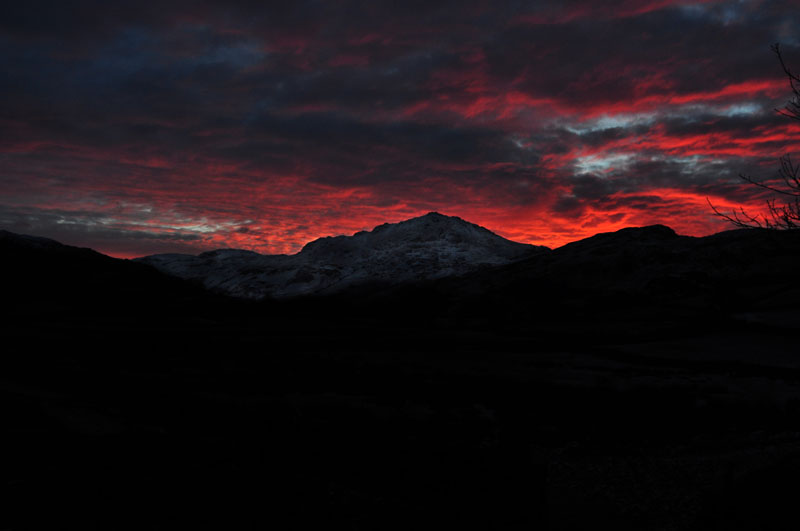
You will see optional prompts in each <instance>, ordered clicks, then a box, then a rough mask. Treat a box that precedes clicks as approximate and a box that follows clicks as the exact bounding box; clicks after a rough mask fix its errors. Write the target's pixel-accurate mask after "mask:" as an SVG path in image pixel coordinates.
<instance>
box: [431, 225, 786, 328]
mask: <svg viewBox="0 0 800 531" xmlns="http://www.w3.org/2000/svg"><path fill="white" fill-rule="evenodd" d="M798 257H800V231H769V230H755V229H752V230H751V229H741V230H731V231H726V232H721V233H718V234H714V235H711V236H706V237H699V238H698V237H691V236H681V235H677V234H675V232H674V231H673V230H672V229H670V228H669V227H665V226H663V225H653V226H649V227H633V228H626V229H622V230H620V231H617V232H613V233H603V234H597V235H595V236H592V237H590V238H586V239H584V240H580V241H576V242H572V243H569V244H567V245H565V246H563V247H559V248H557V249H555V250H553V251H551V252H549V253H546V254H541V255H538V256H533V257H531V258H528V259H525V260H520V261H518V262H515V263H512V264H508V265H505V266H499V267H498V268H495V269H493V270H492V271H491V272H488V271H487V272H477V273H475V274H472V275H468V276H466V277H463V278H459V279H450V280H443V281H442V282H440V283H439V285H437V286H436V290H437V291H438V293H440V295H441V296H442V297H449V298H452V299H453V300H455V301H456V302H455V304H460V303H466V302H467V301H469V300H475V299H477V298H480V300H481V301H482V302H481V304H482V305H483V306H491V307H493V308H495V309H496V311H501V310H502V311H507V312H510V313H514V314H515V315H516V316H518V315H519V314H520V313H524V312H533V313H536V312H539V314H541V312H540V311H539V310H538V306H536V305H533V306H531V305H530V304H528V303H527V302H526V301H538V302H539V304H545V305H546V306H547V307H548V308H549V310H548V312H549V315H552V316H553V317H554V318H555V315H556V314H555V312H558V311H560V312H562V313H564V315H570V316H572V318H574V319H578V318H587V319H592V320H599V321H603V320H604V319H609V318H611V316H610V313H613V312H617V313H624V314H626V315H628V316H630V317H631V318H633V317H635V316H636V315H637V312H638V311H639V310H637V308H639V309H642V308H650V309H656V308H658V309H659V311H661V310H666V309H667V308H674V309H676V310H677V309H680V311H691V312H701V313H702V312H705V313H707V314H709V315H714V314H720V313H731V312H764V313H763V315H762V317H760V318H759V319H767V317H766V314H767V313H769V314H770V316H769V319H773V318H774V319H775V320H778V319H780V320H783V321H786V320H791V319H794V320H796V321H797V323H796V326H800V307H798V305H797V301H798V300H800V288H798V286H797V282H796V274H797V265H798ZM458 301H461V302H458ZM598 312H599V313H598ZM668 314H669V312H666V315H668ZM778 314H780V315H778ZM642 317H644V314H642ZM515 318H517V317H515ZM784 324H790V323H784Z"/></svg>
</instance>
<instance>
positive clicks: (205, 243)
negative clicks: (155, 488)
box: [0, 0, 800, 256]
mask: <svg viewBox="0 0 800 531" xmlns="http://www.w3.org/2000/svg"><path fill="white" fill-rule="evenodd" d="M799 16H800V15H798V13H797V11H796V10H794V9H791V5H790V3H788V2H781V1H769V0H764V1H752V2H738V1H737V2H727V1H709V2H703V3H698V2H691V3H688V2H680V1H671V0H651V1H634V0H624V1H619V2H613V3H610V4H604V7H603V8H599V7H598V5H597V3H596V2H588V1H573V2H566V3H564V2H537V3H535V4H533V5H531V6H523V5H521V4H519V3H517V2H507V3H504V2H501V3H497V2H492V3H486V2H481V1H476V2H466V3H464V2H458V3H455V2H454V3H441V4H440V3H437V5H436V6H429V5H427V4H426V3H420V4H418V5H417V4H415V3H413V2H410V3H402V4H397V3H393V2H385V3H384V2H371V3H369V5H367V6H364V5H362V4H360V3H343V4H342V3H337V4H336V6H334V5H333V4H330V5H322V6H321V5H319V4H317V3H311V2H309V3H308V4H307V5H306V3H304V2H298V3H293V4H292V5H291V6H284V7H280V8H279V7H276V6H270V5H266V6H264V7H257V6H254V5H252V4H251V3H249V2H241V3H238V2H233V3H231V2H225V3H222V2H202V3H192V4H191V5H190V4H189V3H185V4H183V3H181V2H177V3H170V5H169V6H167V7H163V6H156V5H155V4H152V5H147V4H145V5H140V6H138V7H136V8H133V7H118V6H115V7H113V8H111V7H109V6H108V5H106V3H92V2H81V3H80V6H79V7H72V6H65V5H64V4H63V3H52V4H48V3H46V2H45V3H30V4H20V5H17V6H14V7H12V8H10V9H9V11H8V13H7V16H4V17H3V20H2V21H1V22H0V49H2V50H3V51H2V52H0V67H2V68H0V167H2V170H0V172H1V173H0V190H1V191H2V194H0V227H2V228H6V229H9V230H17V231H20V232H29V233H35V234H40V235H45V236H52V237H58V238H60V239H62V240H63V241H66V242H68V243H73V244H78V245H87V246H92V247H95V248H98V249H99V250H102V251H105V252H109V253H112V254H115V255H117V256H135V255H138V254H148V253H152V252H164V251H170V250H172V251H185V252H195V251H201V250H207V249H210V248H216V247H242V248H248V249H254V250H258V251H261V252H273V253H279V252H284V253H290V252H296V251H297V250H299V249H300V248H301V247H302V245H303V244H304V243H306V242H307V241H309V240H311V239H314V238H316V237H319V236H324V235H329V234H340V233H352V232H355V231H357V230H362V229H370V228H372V227H373V226H374V225H377V224H379V223H382V222H385V221H399V220H401V219H404V218H407V217H411V216H414V215H419V214H423V213H425V212H427V211H429V210H438V211H440V212H443V213H448V214H453V215H458V216H461V217H463V218H465V219H469V220H471V221H474V222H476V223H480V224H483V225H485V226H487V227H489V228H491V229H493V230H495V231H497V232H498V233H500V234H502V235H504V236H507V237H510V238H513V239H517V240H520V241H527V242H531V243H538V244H546V245H550V246H557V245H560V244H563V243H566V242H567V241H570V240H572V239H575V238H579V237H584V236H588V235H591V234H594V233H596V232H599V231H605V230H614V229H617V228H621V227H623V226H628V225H639V224H645V223H656V222H658V223H666V224H669V225H671V226H673V227H674V228H676V229H678V230H679V231H681V232H684V233H688V234H697V235H700V234H707V233H710V232H715V231H718V230H722V229H724V228H726V226H725V225H724V224H722V223H721V222H720V220H718V219H716V218H713V217H712V216H711V215H710V212H709V209H708V207H707V204H706V201H705V198H706V197H711V198H712V199H713V200H714V201H715V204H718V205H720V206H722V207H726V206H733V205H739V204H743V205H745V206H748V207H750V208H751V209H753V210H759V209H760V207H761V206H762V205H763V201H764V199H765V196H764V194H763V193H761V191H759V190H754V189H753V187H751V186H747V185H745V184H743V183H742V182H741V181H740V180H739V179H738V177H737V175H738V174H739V173H741V172H746V173H750V174H752V175H756V176H763V177H765V178H769V177H772V176H774V174H775V169H776V167H777V166H776V164H777V158H778V157H779V156H780V155H781V154H783V153H785V152H790V151H791V149H792V148H793V147H794V146H796V145H797V143H798V139H800V128H798V127H797V126H796V125H795V124H791V123H787V121H786V120H785V119H782V118H781V117H779V116H777V115H776V114H775V113H774V111H773V109H774V108H775V107H779V106H782V104H783V103H784V100H785V98H787V97H788V95H789V91H788V86H787V84H786V80H785V79H784V78H783V77H782V75H781V72H780V70H779V66H778V64H777V61H776V60H775V58H774V56H772V55H771V52H770V51H769V45H770V44H771V43H773V42H775V41H778V40H780V41H782V42H783V43H784V49H785V51H786V56H787V59H788V60H789V62H790V63H791V64H800V40H798V35H797V34H796V33H795V30H794V28H797V27H800V25H798V22H800V19H798V17H799ZM798 68H800V67H798Z"/></svg>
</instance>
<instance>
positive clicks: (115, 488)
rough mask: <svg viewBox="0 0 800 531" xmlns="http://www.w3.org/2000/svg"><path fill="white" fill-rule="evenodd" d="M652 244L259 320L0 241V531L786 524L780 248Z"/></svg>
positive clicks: (789, 463)
mask: <svg viewBox="0 0 800 531" xmlns="http://www.w3.org/2000/svg"><path fill="white" fill-rule="evenodd" d="M665 229H666V228H665V227H654V228H653V227H651V228H645V229H631V230H628V232H625V231H622V232H620V233H615V234H613V235H601V236H598V237H596V238H595V239H590V240H586V241H584V242H578V243H576V244H571V246H566V247H565V248H561V249H559V250H556V251H553V252H552V253H551V254H549V255H547V256H545V257H533V258H531V259H530V260H527V261H522V262H518V263H515V264H511V265H507V266H503V267H499V268H494V269H487V270H485V271H480V272H478V273H475V274H473V275H470V276H468V277H462V278H457V279H445V280H442V281H436V282H430V283H427V284H419V285H415V286H405V287H401V288H397V287H392V288H382V287H380V286H372V287H369V288H363V289H361V290H359V291H353V292H351V293H348V294H343V295H339V296H336V297H326V298H310V299H309V298H306V299H299V300H294V301H282V302H270V301H264V302H245V301H238V300H234V299H229V298H225V297H222V296H218V295H213V294H210V293H208V292H205V291H203V290H202V289H201V288H200V287H198V286H196V285H193V284H189V283H186V282H183V281H180V280H178V279H174V278H170V277H166V276H164V275H162V274H160V273H158V272H156V271H155V270H154V269H151V268H150V267H148V266H146V265H144V264H138V263H132V262H127V261H119V260H114V259H111V258H108V257H104V256H102V255H99V254H97V253H94V252H92V251H89V250H81V249H75V248H70V247H64V246H60V245H58V244H55V243H54V242H48V241H46V240H38V239H28V238H24V237H19V236H15V235H11V234H9V233H3V234H1V235H0V250H1V251H2V255H1V256H2V260H0V262H1V263H2V270H1V271H0V273H1V274H2V277H1V278H2V282H3V315H2V338H3V355H2V357H0V410H1V411H2V417H0V418H2V428H3V441H4V447H5V449H4V450H3V457H2V470H3V474H2V483H0V488H2V491H1V492H0V499H2V500H3V505H4V506H5V508H4V509H3V510H2V512H1V513H0V529H184V528H185V529H198V528H214V529H270V528H275V529H319V528H323V527H324V528H328V529H337V528H344V529H425V528H439V529H442V528H444V529H450V528H453V529H458V528H482V529H587V528H594V527H603V528H606V527H607V528H611V529H632V530H633V529H635V530H645V529H663V530H666V529H704V530H705V529H711V530H713V529H720V530H723V529H724V530H731V529H787V528H789V527H786V526H787V525H792V523H793V522H794V523H796V522H797V519H798V509H797V507H798V504H797V500H798V499H800V497H799V496H798V495H800V483H799V482H798V479H797V478H798V477H800V349H798V341H797V338H798V335H799V334H800V314H798V307H799V306H798V301H800V288H798V286H797V270H796V265H797V257H798V256H800V234H792V233H772V232H761V231H748V232H742V231H736V232H730V233H723V234H720V235H716V236H714V237H711V238H704V239H681V238H680V237H677V236H675V235H674V233H672V232H671V231H669V229H666V230H665ZM676 238H678V239H676ZM792 527H794V526H793V525H792Z"/></svg>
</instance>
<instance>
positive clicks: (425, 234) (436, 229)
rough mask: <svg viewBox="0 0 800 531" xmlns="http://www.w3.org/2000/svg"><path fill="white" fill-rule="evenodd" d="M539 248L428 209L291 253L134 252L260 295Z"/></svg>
mask: <svg viewBox="0 0 800 531" xmlns="http://www.w3.org/2000/svg"><path fill="white" fill-rule="evenodd" d="M546 250H547V248H546V247H536V246H533V245H527V244H522V243H517V242H512V241H510V240H507V239H505V238H503V237H501V236H498V235H497V234H495V233H493V232H491V231H490V230H488V229H485V228H483V227H480V226H478V225H475V224H473V223H469V222H467V221H464V220H463V219H461V218H458V217H453V216H445V215H442V214H439V213H437V212H430V213H428V214H426V215H424V216H420V217H416V218H412V219H409V220H406V221H401V222H399V223H384V224H382V225H379V226H377V227H375V228H374V229H373V230H371V231H360V232H357V233H355V234H353V235H352V236H332V237H331V236H328V237H323V238H319V239H316V240H314V241H312V242H309V243H308V244H306V245H305V246H304V247H303V249H302V250H301V251H300V252H299V253H297V254H294V255H261V254H258V253H255V252H252V251H243V250H237V249H219V250H216V251H209V252H206V253H202V254H200V255H198V256H192V255H176V254H169V255H153V256H147V257H144V258H141V259H139V260H141V261H143V262H146V263H148V264H150V265H152V266H154V267H156V268H158V269H160V270H162V271H164V272H166V273H170V274H173V275H176V276H179V277H182V278H187V279H193V280H197V281H201V282H202V283H203V284H204V285H205V286H206V287H208V288H211V289H215V290H218V291H222V292H224V293H227V294H230V295H234V296H239V297H247V298H263V297H289V296H295V295H306V294H312V293H317V294H321V293H333V292H336V291H340V290H343V289H345V288H348V287H351V286H355V285H359V284H368V283H377V284H400V283H406V282H413V281H419V280H427V279H434V278H442V277H446V276H455V275H463V274H466V273H469V272H472V271H474V270H476V269H479V268H481V267H485V266H489V265H500V264H505V263H509V262H512V261H515V260H518V259H521V258H525V257H528V256H531V255H532V254H535V253H537V252H543V251H546Z"/></svg>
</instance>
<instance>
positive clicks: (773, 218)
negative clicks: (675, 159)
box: [706, 43, 800, 229]
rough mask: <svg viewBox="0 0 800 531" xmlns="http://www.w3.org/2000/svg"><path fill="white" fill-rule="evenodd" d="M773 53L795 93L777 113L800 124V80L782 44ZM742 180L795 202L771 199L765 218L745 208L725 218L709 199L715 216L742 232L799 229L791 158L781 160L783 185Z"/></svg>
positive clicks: (796, 171) (799, 168) (799, 196)
mask: <svg viewBox="0 0 800 531" xmlns="http://www.w3.org/2000/svg"><path fill="white" fill-rule="evenodd" d="M772 51H773V52H775V55H777V56H778V61H779V62H780V64H781V68H782V69H783V72H784V74H785V75H786V77H787V78H788V79H789V86H790V87H791V89H792V98H791V99H790V100H789V101H788V102H787V103H786V106H785V107H784V108H783V109H775V111H776V112H777V113H778V114H780V115H782V116H786V117H788V118H791V119H793V120H799V121H800V77H798V76H797V75H796V74H795V73H794V72H792V71H791V70H790V69H789V67H788V65H787V64H786V61H784V59H783V55H782V53H781V48H780V44H779V43H775V44H774V45H772ZM739 177H740V178H741V179H742V180H744V181H745V182H748V183H750V184H753V185H755V186H758V187H759V188H763V189H765V190H769V191H770V192H773V193H776V194H778V195H782V196H788V197H791V198H793V200H788V201H787V202H786V203H785V204H782V205H779V204H777V203H776V202H775V200H774V199H768V200H767V213H766V214H756V215H751V214H749V213H748V212H747V211H745V210H744V208H742V207H739V211H738V212H737V211H736V210H734V211H732V212H731V214H725V213H723V212H721V211H720V210H719V209H718V208H717V207H715V206H714V205H713V204H712V203H711V200H710V199H708V198H706V201H707V202H708V205H709V206H710V207H711V210H712V211H713V215H715V216H717V217H720V218H722V219H724V220H726V221H728V222H729V223H731V224H733V225H734V226H736V227H740V228H766V229H800V165H797V164H794V163H793V162H792V159H791V157H790V155H783V156H782V157H781V158H780V168H779V169H778V177H779V178H780V181H782V184H778V185H774V184H768V183H765V182H762V181H758V180H756V179H753V178H752V177H750V176H749V175H743V174H739ZM780 181H779V182H780Z"/></svg>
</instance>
